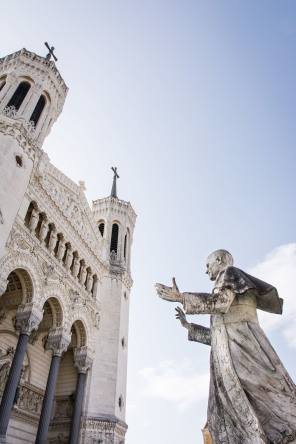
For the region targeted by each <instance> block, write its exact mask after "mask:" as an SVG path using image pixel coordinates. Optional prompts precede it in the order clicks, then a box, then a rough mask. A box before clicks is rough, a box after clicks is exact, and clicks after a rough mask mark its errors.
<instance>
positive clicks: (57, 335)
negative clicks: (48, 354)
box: [48, 327, 70, 356]
mask: <svg viewBox="0 0 296 444" xmlns="http://www.w3.org/2000/svg"><path fill="white" fill-rule="evenodd" d="M69 344H70V338H69V337H67V336H66V335H65V332H64V330H63V327H56V328H52V329H51V330H50V332H49V335H48V348H49V349H50V350H52V355H53V356H62V354H63V353H64V352H65V351H66V350H67V348H68V345H69Z"/></svg>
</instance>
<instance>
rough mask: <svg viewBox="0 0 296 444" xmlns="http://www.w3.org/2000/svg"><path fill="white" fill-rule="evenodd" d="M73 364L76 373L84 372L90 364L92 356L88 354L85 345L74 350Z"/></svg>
mask: <svg viewBox="0 0 296 444" xmlns="http://www.w3.org/2000/svg"><path fill="white" fill-rule="evenodd" d="M74 363H75V364H74V365H75V367H77V369H78V373H86V372H87V370H89V369H90V368H91V366H92V358H91V357H90V355H89V354H88V349H87V347H79V348H77V347H76V348H75V350H74Z"/></svg>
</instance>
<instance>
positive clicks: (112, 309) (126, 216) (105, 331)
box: [90, 168, 136, 442]
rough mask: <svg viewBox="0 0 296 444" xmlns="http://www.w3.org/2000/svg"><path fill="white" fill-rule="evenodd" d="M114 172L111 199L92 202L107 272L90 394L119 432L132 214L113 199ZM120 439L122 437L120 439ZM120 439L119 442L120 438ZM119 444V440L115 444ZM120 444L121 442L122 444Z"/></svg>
mask: <svg viewBox="0 0 296 444" xmlns="http://www.w3.org/2000/svg"><path fill="white" fill-rule="evenodd" d="M112 170H113V171H114V178H113V186H112V191H111V195H110V196H109V197H107V198H105V199H98V200H96V201H93V207H92V211H93V215H94V217H95V220H96V221H97V224H98V227H99V231H100V235H101V236H102V238H103V243H104V244H105V247H106V248H105V251H106V254H107V255H108V257H107V258H106V260H107V261H108V262H109V270H108V272H107V273H106V275H105V277H104V280H103V283H102V290H101V292H102V293H101V295H100V296H101V299H100V300H101V315H100V316H101V318H100V331H101V334H100V335H99V341H98V343H97V345H96V347H97V350H96V355H97V356H99V357H100V359H99V363H98V366H97V367H96V370H95V369H93V371H94V370H95V371H96V372H97V380H98V381H100V382H99V384H98V392H97V393H92V394H90V396H91V397H93V403H98V404H99V405H98V406H97V411H99V412H101V413H102V415H103V417H104V418H105V420H106V418H108V419H109V420H111V421H118V431H119V435H118V439H120V429H121V430H122V431H123V429H125V428H126V425H125V408H126V374H127V350H128V318H129V296H130V290H131V286H132V282H133V281H132V278H131V272H130V266H131V261H130V257H131V245H132V241H133V230H134V226H135V221H136V214H135V212H134V210H133V208H132V206H131V204H130V203H129V202H125V201H124V200H121V199H119V198H118V197H117V191H116V180H117V178H119V176H118V174H117V170H116V168H112ZM121 436H123V435H121ZM121 439H122V438H121ZM119 442H121V440H120V441H119ZM122 442H124V439H123V440H122Z"/></svg>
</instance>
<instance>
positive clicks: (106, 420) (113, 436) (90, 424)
mask: <svg viewBox="0 0 296 444" xmlns="http://www.w3.org/2000/svg"><path fill="white" fill-rule="evenodd" d="M126 431H127V424H126V423H124V422H122V421H120V420H119V419H118V418H117V417H115V416H113V415H101V416H100V417H98V418H94V417H82V419H81V441H80V442H81V444H95V443H97V442H98V441H99V440H102V442H103V443H104V444H105V443H106V444H117V442H118V440H120V441H121V442H122V444H124V442H125V434H126Z"/></svg>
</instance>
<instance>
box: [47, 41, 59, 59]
mask: <svg viewBox="0 0 296 444" xmlns="http://www.w3.org/2000/svg"><path fill="white" fill-rule="evenodd" d="M44 45H45V46H46V48H47V49H48V51H49V53H48V54H47V55H46V57H45V58H46V60H50V58H51V56H52V57H53V58H54V60H55V61H56V62H57V61H58V59H57V58H56V56H55V55H54V53H53V51H54V47H53V46H52V47H50V46H49V44H48V43H47V42H45V43H44Z"/></svg>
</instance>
